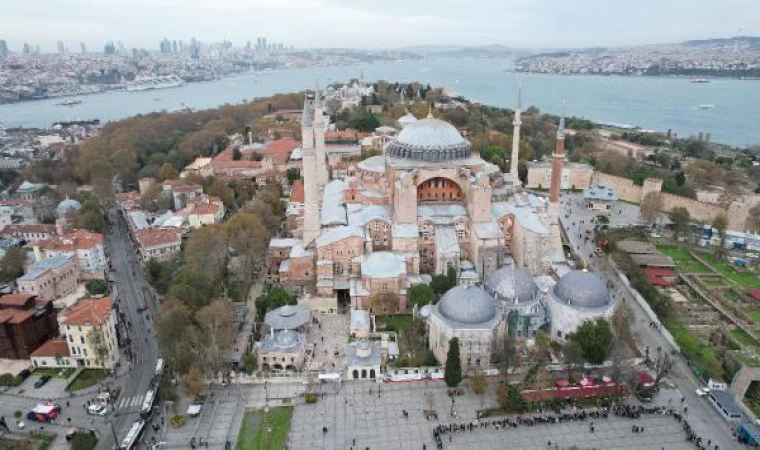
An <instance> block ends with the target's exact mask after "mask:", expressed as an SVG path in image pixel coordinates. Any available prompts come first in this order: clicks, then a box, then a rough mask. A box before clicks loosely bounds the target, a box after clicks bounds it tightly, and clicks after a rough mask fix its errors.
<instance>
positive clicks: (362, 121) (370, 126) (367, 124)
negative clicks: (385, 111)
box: [348, 110, 381, 132]
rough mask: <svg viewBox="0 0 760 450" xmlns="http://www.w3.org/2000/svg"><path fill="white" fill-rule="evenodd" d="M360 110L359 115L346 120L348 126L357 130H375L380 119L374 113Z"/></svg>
mask: <svg viewBox="0 0 760 450" xmlns="http://www.w3.org/2000/svg"><path fill="white" fill-rule="evenodd" d="M362 112H363V113H362V114H361V115H359V116H358V117H355V118H354V119H352V120H351V121H350V122H348V127H349V128H353V129H355V130H357V131H364V132H368V131H375V129H376V128H378V127H379V126H380V125H381V124H380V119H378V118H377V116H375V115H374V114H369V113H367V112H366V111H365V110H362Z"/></svg>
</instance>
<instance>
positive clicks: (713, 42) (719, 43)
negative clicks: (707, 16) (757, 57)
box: [681, 36, 760, 49]
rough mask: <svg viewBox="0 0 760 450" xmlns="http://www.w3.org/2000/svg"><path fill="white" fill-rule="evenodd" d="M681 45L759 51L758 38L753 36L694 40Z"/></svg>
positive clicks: (759, 42)
mask: <svg viewBox="0 0 760 450" xmlns="http://www.w3.org/2000/svg"><path fill="white" fill-rule="evenodd" d="M681 45H685V46H687V47H713V48H715V47H718V48H720V47H731V48H733V47H735V46H737V45H738V46H741V47H744V48H751V49H760V37H755V36H734V37H731V38H723V39H696V40H691V41H685V42H682V43H681Z"/></svg>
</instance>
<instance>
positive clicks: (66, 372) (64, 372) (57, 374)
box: [34, 367, 76, 379]
mask: <svg viewBox="0 0 760 450" xmlns="http://www.w3.org/2000/svg"><path fill="white" fill-rule="evenodd" d="M74 372H76V369H75V368H73V367H65V368H62V369H56V368H53V367H37V368H36V369H34V374H35V375H50V376H51V377H54V378H64V379H65V378H68V377H70V376H71V375H73V374H74Z"/></svg>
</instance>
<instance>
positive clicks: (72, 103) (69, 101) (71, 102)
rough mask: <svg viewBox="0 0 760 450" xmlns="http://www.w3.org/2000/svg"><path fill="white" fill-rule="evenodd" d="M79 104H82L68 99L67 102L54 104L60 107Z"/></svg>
mask: <svg viewBox="0 0 760 450" xmlns="http://www.w3.org/2000/svg"><path fill="white" fill-rule="evenodd" d="M80 103H82V100H74V99H69V100H64V101H62V102H61V103H56V104H57V105H60V106H74V105H78V104H80Z"/></svg>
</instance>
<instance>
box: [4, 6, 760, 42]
mask: <svg viewBox="0 0 760 450" xmlns="http://www.w3.org/2000/svg"><path fill="white" fill-rule="evenodd" d="M2 3H3V5H2V8H0V11H1V12H0V39H5V40H6V41H7V42H8V45H9V46H10V47H11V50H14V51H19V50H20V49H21V46H22V45H23V43H24V42H29V43H31V44H33V45H40V46H41V47H42V48H43V50H45V51H53V50H54V49H55V45H56V41H58V40H62V41H64V42H65V43H66V46H67V47H69V49H71V50H74V51H78V50H79V43H80V42H85V43H86V44H87V46H88V47H89V48H90V49H102V46H103V43H104V42H105V41H106V40H114V41H117V40H121V41H122V42H123V43H124V45H126V46H127V47H145V48H148V49H157V48H158V43H159V41H160V40H161V39H163V38H164V37H168V38H169V39H183V40H189V39H190V38H192V37H196V38H197V39H199V40H201V41H204V42H214V41H221V40H223V39H228V40H231V41H233V43H235V44H238V45H240V44H243V43H245V41H246V40H254V41H255V38H256V36H266V37H267V38H268V40H269V42H282V43H285V44H293V45H295V46H296V47H300V48H303V47H359V48H396V47H403V46H407V45H427V44H441V45H447V44H465V45H479V44H504V45H509V46H514V47H520V48H562V47H584V46H621V45H636V44H653V43H669V42H679V41H683V40H686V39H699V38H708V37H730V36H735V35H739V34H744V35H756V36H760V0H712V1H708V0H701V1H700V0H634V1H630V0H629V1H620V0H618V1H615V0H575V1H570V0H3V1H2Z"/></svg>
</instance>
